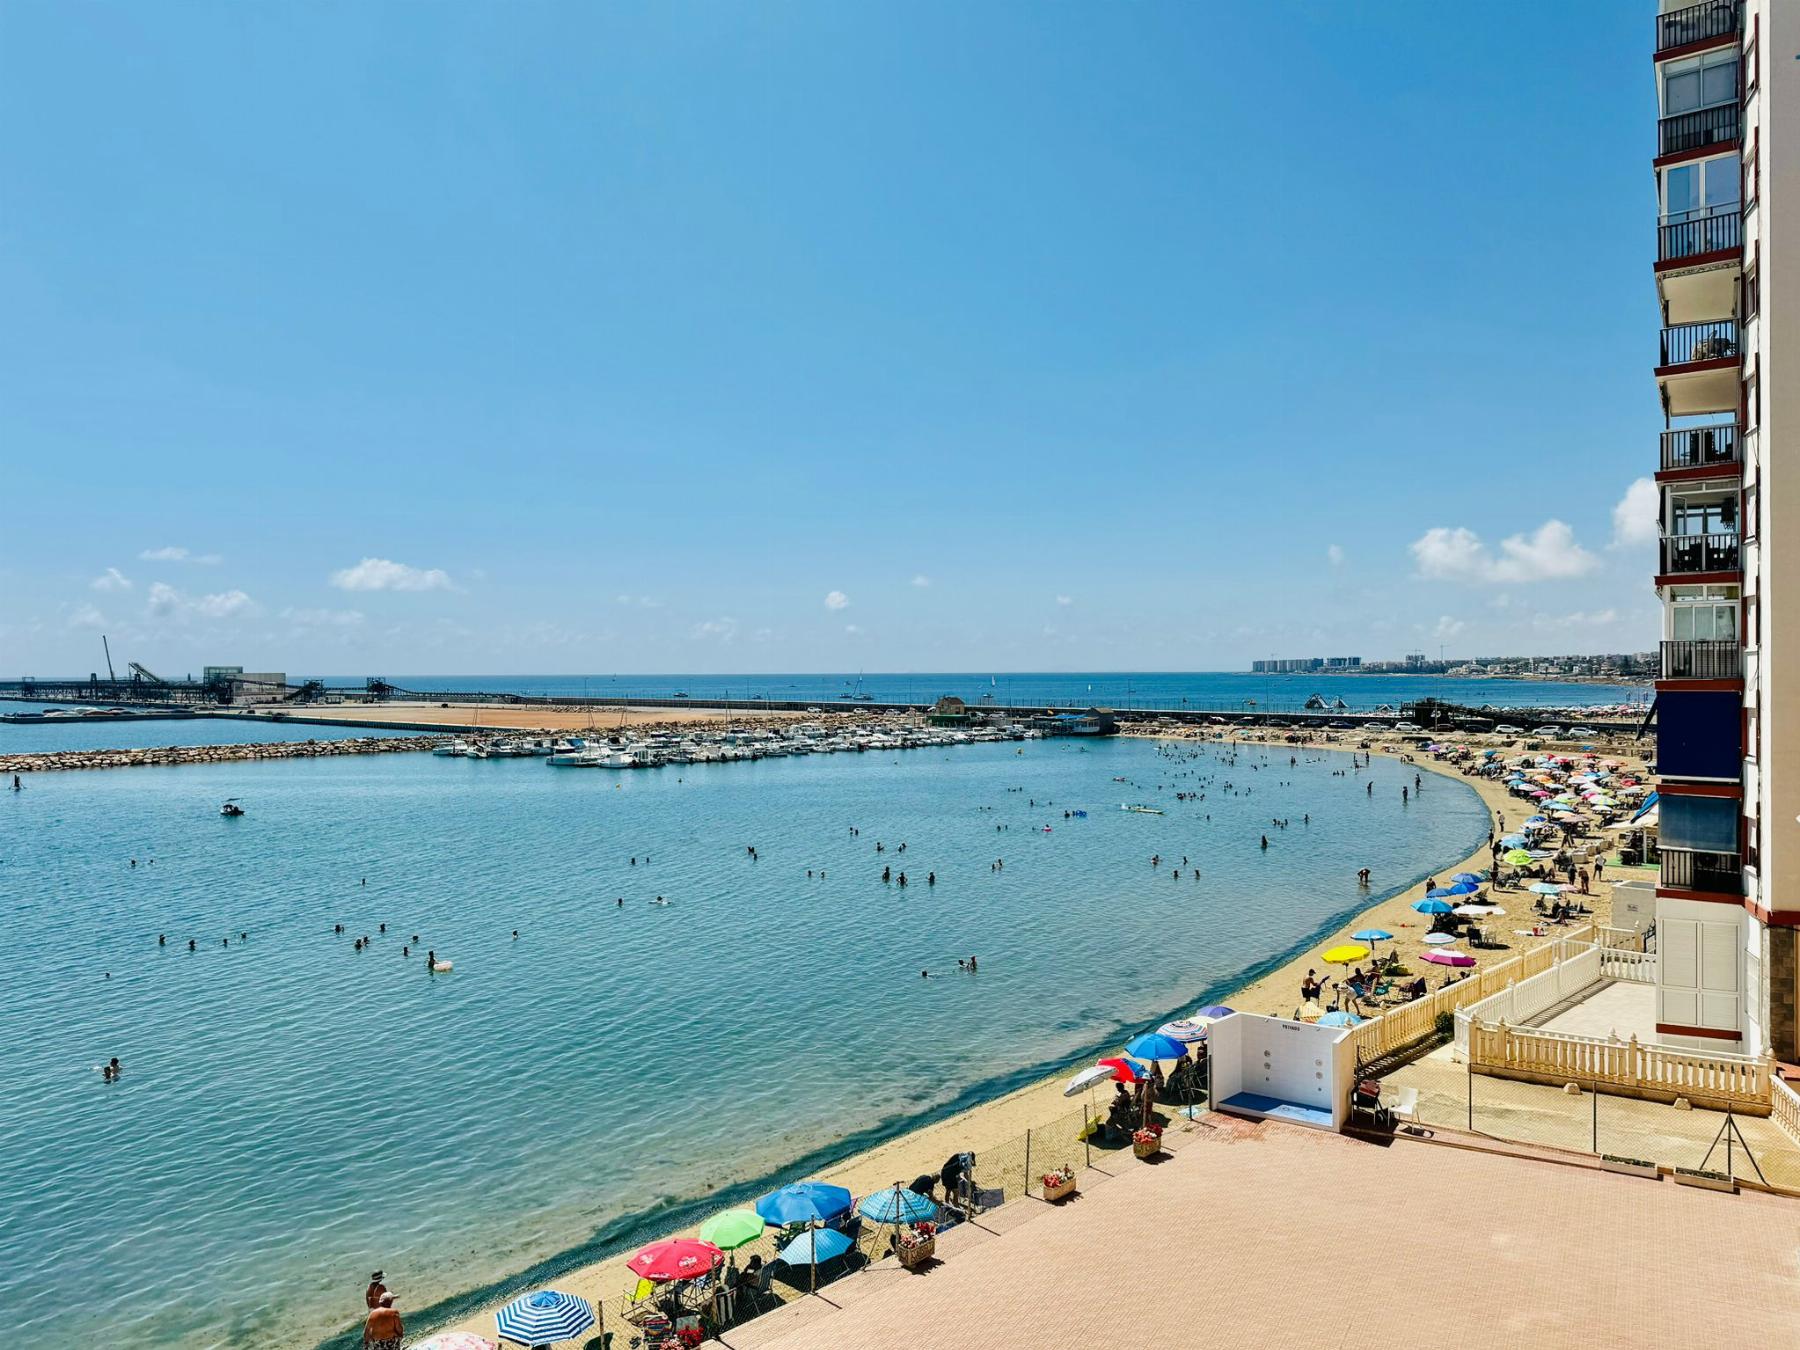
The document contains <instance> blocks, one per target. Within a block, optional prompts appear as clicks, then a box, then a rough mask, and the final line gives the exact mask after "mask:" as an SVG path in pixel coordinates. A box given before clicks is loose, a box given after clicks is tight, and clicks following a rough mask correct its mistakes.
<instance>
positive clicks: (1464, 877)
mask: <svg viewBox="0 0 1800 1350" xmlns="http://www.w3.org/2000/svg"><path fill="white" fill-rule="evenodd" d="M1450 880H1452V881H1467V882H1471V883H1479V882H1480V880H1481V878H1480V877H1478V876H1476V875H1475V873H1473V872H1458V873H1457V874H1456V875H1455V876H1453V877H1451V878H1450Z"/></svg>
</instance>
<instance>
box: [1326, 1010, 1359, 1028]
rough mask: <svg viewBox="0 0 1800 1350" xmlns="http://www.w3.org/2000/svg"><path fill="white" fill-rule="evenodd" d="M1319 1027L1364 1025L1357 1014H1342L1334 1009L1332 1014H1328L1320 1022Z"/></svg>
mask: <svg viewBox="0 0 1800 1350" xmlns="http://www.w3.org/2000/svg"><path fill="white" fill-rule="evenodd" d="M1317 1025H1319V1026H1322V1027H1356V1026H1361V1025H1362V1018H1360V1017H1358V1016H1357V1015H1356V1014H1355V1013H1348V1012H1342V1011H1339V1010H1337V1009H1333V1010H1332V1011H1331V1012H1328V1013H1326V1014H1325V1015H1324V1016H1323V1017H1321V1018H1320V1019H1319V1020H1318V1023H1317Z"/></svg>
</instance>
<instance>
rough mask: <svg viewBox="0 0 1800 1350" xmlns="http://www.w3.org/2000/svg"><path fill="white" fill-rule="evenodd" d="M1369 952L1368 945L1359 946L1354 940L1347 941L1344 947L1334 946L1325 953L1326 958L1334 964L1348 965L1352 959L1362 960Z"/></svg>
mask: <svg viewBox="0 0 1800 1350" xmlns="http://www.w3.org/2000/svg"><path fill="white" fill-rule="evenodd" d="M1368 954H1369V949H1368V948H1367V947H1358V946H1357V945H1356V944H1355V943H1354V942H1348V943H1345V944H1344V945H1343V946H1342V947H1333V948H1332V949H1331V950H1330V951H1328V952H1326V953H1325V959H1326V960H1327V961H1329V962H1330V963H1331V964H1332V965H1334V966H1347V965H1349V964H1350V963H1351V962H1352V961H1360V960H1362V959H1363V958H1364V957H1365V956H1367V955H1368Z"/></svg>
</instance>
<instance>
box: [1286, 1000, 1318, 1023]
mask: <svg viewBox="0 0 1800 1350" xmlns="http://www.w3.org/2000/svg"><path fill="white" fill-rule="evenodd" d="M1324 1016H1325V1009H1323V1008H1321V1007H1320V1006H1319V1005H1318V1004H1317V1003H1313V1002H1307V1003H1302V1004H1301V1005H1300V1011H1299V1012H1297V1013H1295V1014H1294V1020H1295V1021H1296V1022H1317V1021H1318V1020H1319V1019H1320V1018H1322V1017H1324Z"/></svg>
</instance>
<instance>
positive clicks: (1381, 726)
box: [1363, 722, 1392, 731]
mask: <svg viewBox="0 0 1800 1350" xmlns="http://www.w3.org/2000/svg"><path fill="white" fill-rule="evenodd" d="M1363 730H1364V731H1391V730H1392V728H1391V727H1389V726H1388V724H1387V723H1386V722H1364V723H1363Z"/></svg>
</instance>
